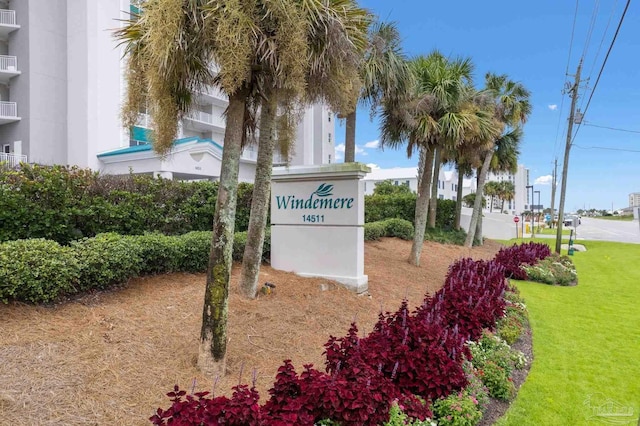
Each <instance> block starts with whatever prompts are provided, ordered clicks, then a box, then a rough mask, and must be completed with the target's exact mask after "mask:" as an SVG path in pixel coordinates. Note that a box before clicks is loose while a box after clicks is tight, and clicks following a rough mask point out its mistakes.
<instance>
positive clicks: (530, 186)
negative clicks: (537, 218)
mask: <svg viewBox="0 0 640 426" xmlns="http://www.w3.org/2000/svg"><path fill="white" fill-rule="evenodd" d="M529 188H531V200H530V201H529V210H530V212H531V237H533V185H527V192H528V191H529ZM528 196H529V195H528V194H527V197H528Z"/></svg>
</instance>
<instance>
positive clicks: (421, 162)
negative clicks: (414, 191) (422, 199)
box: [418, 149, 428, 192]
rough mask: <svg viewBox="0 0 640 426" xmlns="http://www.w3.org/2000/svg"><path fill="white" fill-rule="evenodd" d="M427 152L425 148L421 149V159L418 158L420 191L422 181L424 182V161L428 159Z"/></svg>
mask: <svg viewBox="0 0 640 426" xmlns="http://www.w3.org/2000/svg"><path fill="white" fill-rule="evenodd" d="M427 152H428V151H426V150H424V149H420V159H419V160H418V192H420V183H421V182H422V175H423V174H424V163H425V161H426V157H427Z"/></svg>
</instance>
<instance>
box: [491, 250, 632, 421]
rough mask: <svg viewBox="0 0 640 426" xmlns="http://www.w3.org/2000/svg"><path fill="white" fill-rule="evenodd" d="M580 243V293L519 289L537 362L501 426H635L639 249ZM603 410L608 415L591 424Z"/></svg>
mask: <svg viewBox="0 0 640 426" xmlns="http://www.w3.org/2000/svg"><path fill="white" fill-rule="evenodd" d="M540 241H545V240H540ZM546 242H547V243H548V241H546ZM579 242H580V243H581V244H584V245H585V246H586V247H587V250H588V251H587V252H576V254H575V255H574V256H573V260H574V262H575V264H576V267H577V270H578V279H579V284H578V286H576V287H552V286H547V285H544V284H538V283H531V282H516V285H517V286H518V288H519V289H520V291H521V294H522V296H523V297H524V298H525V301H526V304H527V307H528V309H529V315H530V320H531V327H532V330H533V347H534V362H533V365H532V368H531V372H530V373H529V376H528V377H527V380H526V382H525V383H524V385H523V386H522V388H521V389H520V392H519V394H518V397H517V398H516V400H515V401H514V402H513V404H512V406H511V407H510V409H509V411H508V412H507V414H506V415H505V417H504V418H503V419H501V420H500V421H499V422H498V423H497V424H498V425H503V426H504V425H517V426H522V425H597V424H619V425H620V424H629V425H634V426H635V425H636V424H638V416H639V413H640V265H639V263H638V259H640V245H634V244H618V243H608V242H596V241H586V242H585V241H579ZM608 404H609V405H608ZM611 404H612V405H611ZM610 407H614V408H613V410H614V411H617V413H612V412H611V411H612V409H611V408H610ZM599 409H600V412H601V413H602V415H603V416H602V417H600V418H597V417H592V416H593V415H594V414H597V412H598V410H599ZM625 410H626V411H627V412H628V411H630V410H632V411H633V414H632V415H631V416H627V417H624V416H621V415H620V413H624V412H625ZM615 414H618V415H617V416H616V415H615ZM624 420H626V421H624ZM616 421H617V422H616Z"/></svg>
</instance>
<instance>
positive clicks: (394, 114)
mask: <svg viewBox="0 0 640 426" xmlns="http://www.w3.org/2000/svg"><path fill="white" fill-rule="evenodd" d="M410 65H411V70H412V71H413V73H414V74H415V80H416V82H415V85H414V87H413V89H412V90H411V91H409V92H407V94H406V96H405V97H403V98H398V99H394V100H392V101H388V102H384V104H383V111H382V114H381V134H382V143H383V145H389V146H392V147H398V146H400V145H402V144H405V143H406V146H407V155H408V156H411V155H412V153H413V152H415V151H416V150H422V151H424V152H425V153H426V154H425V162H424V171H423V173H422V176H421V177H419V180H420V183H419V188H420V191H419V193H418V198H417V201H416V216H415V234H414V240H413V244H412V248H411V254H410V256H409V262H410V263H411V264H413V265H419V264H420V254H421V251H422V246H423V243H424V232H425V227H426V224H427V214H428V206H429V200H430V198H431V196H430V192H431V191H432V187H431V179H432V178H433V179H434V180H435V179H437V175H435V174H434V173H433V169H434V158H435V157H436V154H437V150H438V149H439V148H441V147H443V146H457V145H459V144H460V143H462V141H464V140H465V137H468V135H469V134H484V133H486V132H488V131H489V129H490V128H492V126H491V124H492V120H491V117H490V115H489V114H486V113H485V112H484V111H483V110H482V109H480V108H476V107H473V102H471V100H472V99H473V97H474V96H475V91H474V90H472V86H471V73H472V71H473V66H472V64H471V61H470V59H468V58H467V59H453V60H450V59H448V58H446V57H444V56H443V55H442V54H441V53H440V52H438V51H434V52H432V53H431V54H429V55H428V56H426V57H425V56H419V57H417V58H415V59H414V60H412V61H411V63H410ZM438 166H439V162H438Z"/></svg>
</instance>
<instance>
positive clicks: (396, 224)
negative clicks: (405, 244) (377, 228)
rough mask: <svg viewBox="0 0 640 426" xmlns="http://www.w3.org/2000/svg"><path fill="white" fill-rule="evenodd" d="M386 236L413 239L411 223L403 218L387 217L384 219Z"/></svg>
mask: <svg viewBox="0 0 640 426" xmlns="http://www.w3.org/2000/svg"><path fill="white" fill-rule="evenodd" d="M384 225H385V228H386V230H385V234H386V236H387V237H397V238H400V239H403V240H411V239H413V224H412V223H411V222H409V221H408V220H404V219H398V218H393V219H387V220H385V221H384Z"/></svg>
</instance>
